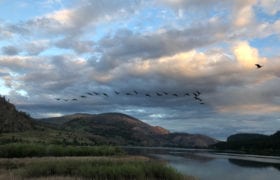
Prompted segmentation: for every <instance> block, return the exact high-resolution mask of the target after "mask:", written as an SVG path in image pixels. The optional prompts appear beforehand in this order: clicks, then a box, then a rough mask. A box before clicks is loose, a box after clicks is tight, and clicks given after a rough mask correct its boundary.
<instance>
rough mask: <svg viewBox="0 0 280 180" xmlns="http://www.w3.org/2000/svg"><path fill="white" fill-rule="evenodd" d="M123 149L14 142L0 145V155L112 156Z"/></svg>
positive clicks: (120, 152) (10, 156)
mask: <svg viewBox="0 0 280 180" xmlns="http://www.w3.org/2000/svg"><path fill="white" fill-rule="evenodd" d="M121 154H123V151H122V150H121V149H120V148H118V147H115V146H63V145H43V144H34V143H12V144H5V145H0V157H2V158H14V157H17V158H19V157H43V156H112V155H121Z"/></svg>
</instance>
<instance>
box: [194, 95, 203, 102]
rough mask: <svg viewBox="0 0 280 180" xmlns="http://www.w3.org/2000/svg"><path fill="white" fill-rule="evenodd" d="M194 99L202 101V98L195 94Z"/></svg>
mask: <svg viewBox="0 0 280 180" xmlns="http://www.w3.org/2000/svg"><path fill="white" fill-rule="evenodd" d="M194 99H195V100H198V101H200V102H201V101H202V99H200V98H199V97H197V96H195V97H194Z"/></svg>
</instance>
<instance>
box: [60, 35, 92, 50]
mask: <svg viewBox="0 0 280 180" xmlns="http://www.w3.org/2000/svg"><path fill="white" fill-rule="evenodd" d="M55 45H56V46H57V47H59V48H64V49H73V50H74V51H75V52H76V53H77V54H83V53H90V52H93V49H94V47H93V46H94V42H93V41H85V40H79V39H75V38H73V37H66V38H64V39H62V40H59V41H58V42H56V43H55Z"/></svg>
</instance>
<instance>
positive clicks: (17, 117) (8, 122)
mask: <svg viewBox="0 0 280 180" xmlns="http://www.w3.org/2000/svg"><path fill="white" fill-rule="evenodd" d="M31 129H34V122H33V120H32V118H31V117H30V116H29V115H28V114H26V113H24V112H20V111H18V110H17V109H16V108H15V106H14V105H13V104H11V103H10V102H9V101H7V100H6V98H5V97H2V96H0V133H9V132H22V131H26V130H31Z"/></svg>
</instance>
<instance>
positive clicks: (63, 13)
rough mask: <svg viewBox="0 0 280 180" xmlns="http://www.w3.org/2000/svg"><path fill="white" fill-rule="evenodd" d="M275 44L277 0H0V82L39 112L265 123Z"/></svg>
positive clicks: (279, 104)
mask: <svg viewBox="0 0 280 180" xmlns="http://www.w3.org/2000/svg"><path fill="white" fill-rule="evenodd" d="M278 52H280V0H234V1H233V0H223V1H220V0H114V1H112V0H92V1H90V0H79V1H78V0H40V1H32V0H26V1H19V0H18V1H17V0H0V94H2V95H5V96H6V97H8V98H9V100H10V101H11V102H12V103H14V104H16V106H17V108H18V109H20V110H23V111H26V112H28V113H29V114H31V115H32V116H33V117H35V118H40V117H50V116H60V115H64V114H72V113H77V112H83V113H102V112H122V113H126V114H129V115H131V116H134V117H136V118H138V119H141V120H143V121H144V122H147V123H149V124H152V125H159V126H162V127H164V128H166V129H169V130H170V131H179V132H189V133H202V134H207V135H210V136H212V137H215V138H218V139H224V138H225V137H227V136H228V135H230V134H233V133H237V132H257V133H265V134H272V133H274V132H275V131H276V130H279V129H280V55H279V53H278ZM256 63H259V64H261V65H263V67H262V68H260V69H257V68H256V66H255V64H256ZM134 90H135V91H137V92H138V94H137V95H136V94H135V93H134V92H133V91H134ZM93 91H95V92H99V93H100V92H104V93H107V94H108V95H109V97H105V96H104V95H101V96H96V95H94V96H90V95H88V94H87V93H88V92H91V93H92V92H93ZM114 91H118V92H120V95H116V94H115V93H114ZM195 91H200V92H201V95H199V98H201V99H202V101H203V102H204V104H200V102H199V101H198V100H195V99H194V97H193V96H194V95H193V94H192V93H193V92H195ZM157 92H158V93H160V94H161V95H162V96H158V95H157V94H156V93H157ZM163 92H167V93H168V95H165V94H164V93H163ZM126 93H130V94H131V95H130V96H128V95H126ZM147 93H148V94H150V95H151V97H148V96H145V94H147ZM175 93H176V94H177V95H178V97H176V96H174V95H173V94H175ZM185 93H190V96H184V94H185ZM81 95H85V96H86V98H81V97H80V96H81ZM56 98H60V99H62V100H60V101H57V100H56ZM73 98H76V99H77V101H72V99H73ZM63 99H69V101H64V100H63Z"/></svg>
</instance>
